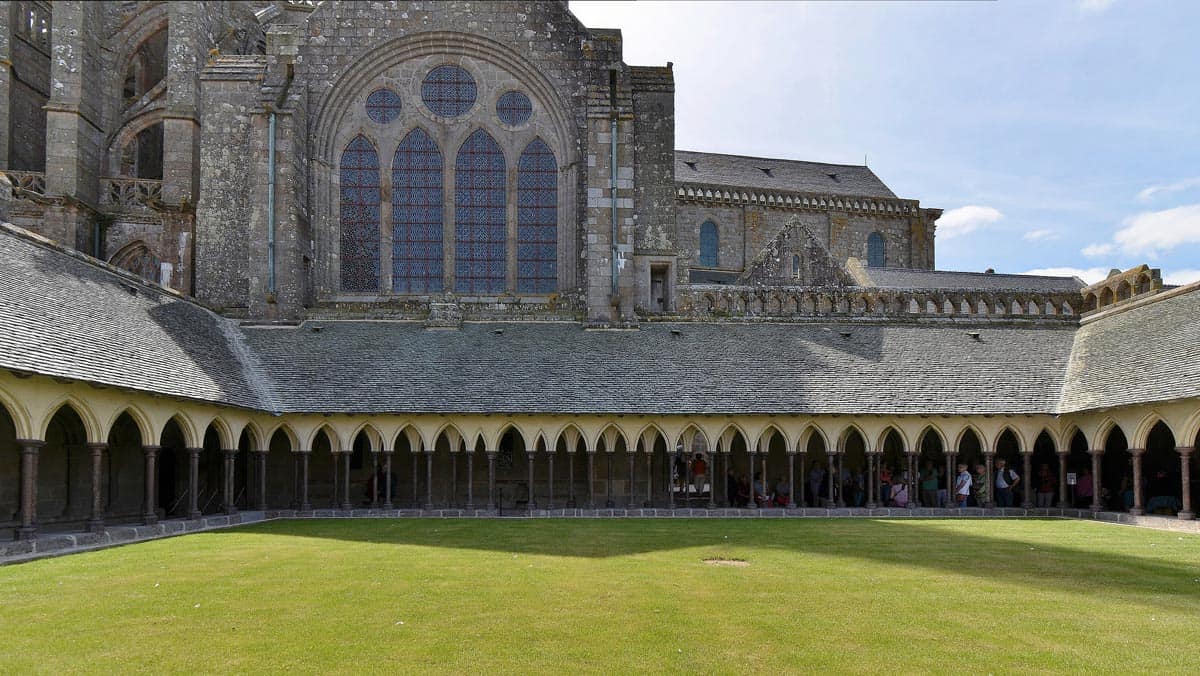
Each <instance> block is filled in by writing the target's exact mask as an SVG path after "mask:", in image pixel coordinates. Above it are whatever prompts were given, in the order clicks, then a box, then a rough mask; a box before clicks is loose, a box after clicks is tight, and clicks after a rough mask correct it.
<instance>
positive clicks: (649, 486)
mask: <svg viewBox="0 0 1200 676" xmlns="http://www.w3.org/2000/svg"><path fill="white" fill-rule="evenodd" d="M645 456H646V502H645V503H643V506H644V507H646V508H650V507H653V506H654V452H653V449H651V451H650V452H648V453H645ZM714 457H716V456H714ZM713 485H714V486H716V484H713Z"/></svg>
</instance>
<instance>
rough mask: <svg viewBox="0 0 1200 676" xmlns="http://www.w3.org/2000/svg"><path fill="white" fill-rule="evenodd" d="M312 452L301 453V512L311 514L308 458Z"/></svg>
mask: <svg viewBox="0 0 1200 676" xmlns="http://www.w3.org/2000/svg"><path fill="white" fill-rule="evenodd" d="M310 453H311V451H300V511H302V512H311V511H312V505H311V504H309V502H308V456H309V454H310Z"/></svg>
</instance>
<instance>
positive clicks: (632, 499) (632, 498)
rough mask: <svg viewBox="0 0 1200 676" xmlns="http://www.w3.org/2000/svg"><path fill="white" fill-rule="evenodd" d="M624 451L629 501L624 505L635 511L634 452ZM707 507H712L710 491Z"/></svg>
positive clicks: (626, 490) (710, 492)
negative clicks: (627, 472) (627, 457)
mask: <svg viewBox="0 0 1200 676" xmlns="http://www.w3.org/2000/svg"><path fill="white" fill-rule="evenodd" d="M634 448H637V446H636V445H635V446H634ZM626 450H627V451H628V452H627V453H626V455H628V456H629V487H628V488H626V489H625V492H626V493H628V494H629V495H628V497H629V499H628V500H627V501H626V503H627V507H628V509H637V493H636V491H634V490H633V486H634V482H633V462H634V460H635V459H636V458H635V457H634V455H635V454H634V451H632V450H629V449H626ZM708 506H709V507H710V508H711V507H712V506H713V505H712V491H709V495H708Z"/></svg>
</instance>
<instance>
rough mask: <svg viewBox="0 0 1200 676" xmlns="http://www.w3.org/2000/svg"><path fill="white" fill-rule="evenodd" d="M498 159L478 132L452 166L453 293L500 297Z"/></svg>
mask: <svg viewBox="0 0 1200 676" xmlns="http://www.w3.org/2000/svg"><path fill="white" fill-rule="evenodd" d="M505 192H506V191H505V163H504V153H503V152H502V151H501V150H500V146H499V145H498V144H497V143H496V140H495V139H493V138H492V137H491V135H490V134H488V133H487V132H486V131H484V130H482V129H479V130H476V131H475V132H474V133H473V134H471V135H470V136H469V137H467V140H466V141H464V142H463V144H462V146H461V147H460V148H459V149H458V157H457V158H456V159H455V161H454V290H455V291H457V292H459V293H501V292H503V291H504V281H505V267H506V261H505V259H506V255H507V247H506V238H507V227H508V223H507V218H506V214H505V197H506V195H505Z"/></svg>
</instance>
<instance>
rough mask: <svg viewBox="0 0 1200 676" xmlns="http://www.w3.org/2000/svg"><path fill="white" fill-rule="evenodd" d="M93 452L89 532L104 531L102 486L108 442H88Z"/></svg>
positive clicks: (89, 448)
mask: <svg viewBox="0 0 1200 676" xmlns="http://www.w3.org/2000/svg"><path fill="white" fill-rule="evenodd" d="M87 447H88V450H90V451H91V452H92V515H91V517H90V518H88V520H87V530H88V532H89V533H103V532H104V498H103V495H102V490H101V487H102V486H103V484H104V451H105V450H106V449H107V448H108V444H88V445H87Z"/></svg>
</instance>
